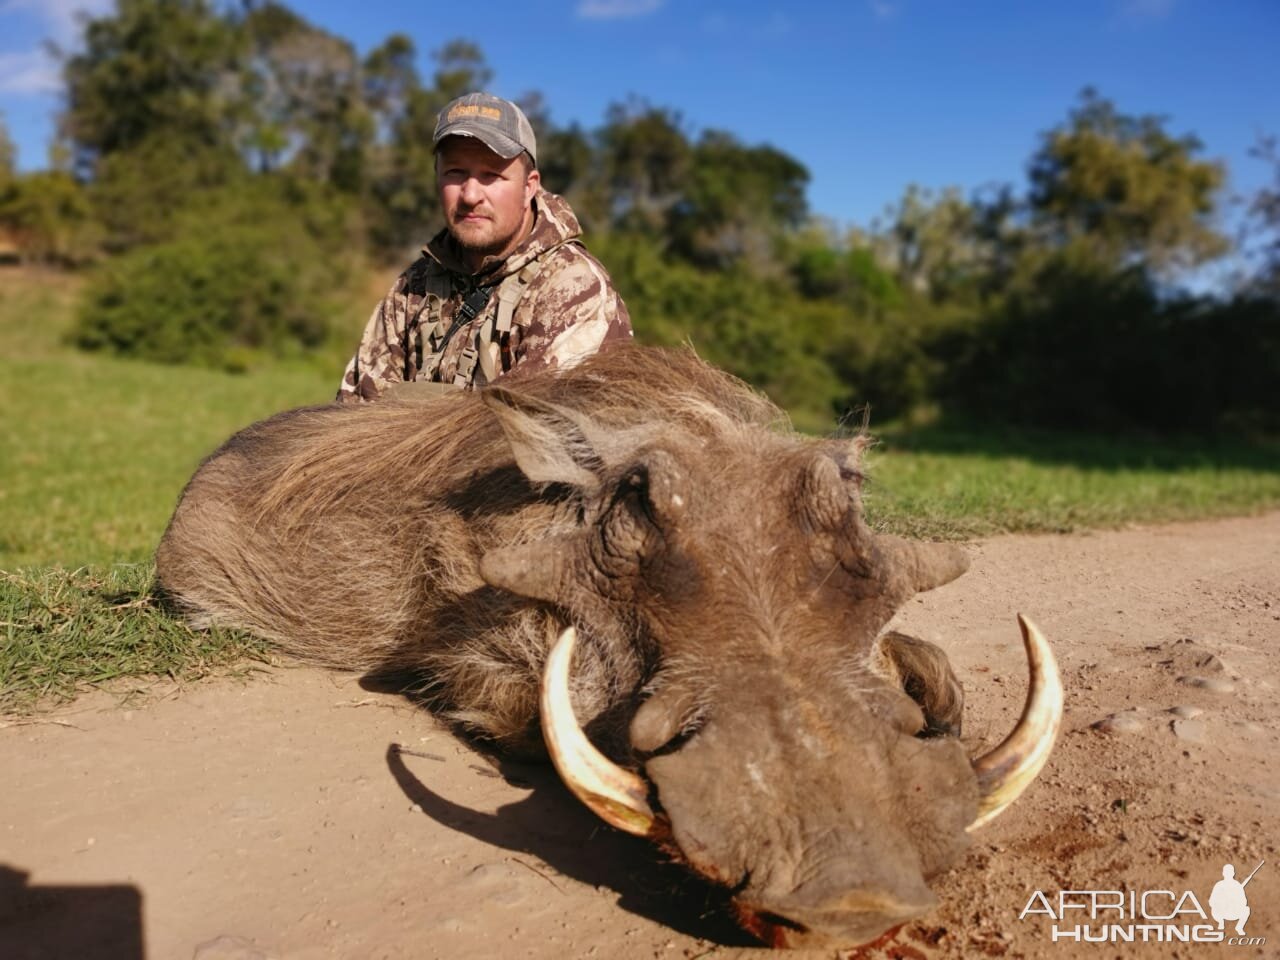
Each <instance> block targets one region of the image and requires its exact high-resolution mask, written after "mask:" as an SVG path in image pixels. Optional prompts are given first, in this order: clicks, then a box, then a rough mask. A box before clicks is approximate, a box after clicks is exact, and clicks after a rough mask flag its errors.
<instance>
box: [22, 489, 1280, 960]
mask: <svg viewBox="0 0 1280 960" xmlns="http://www.w3.org/2000/svg"><path fill="white" fill-rule="evenodd" d="M972 553H973V557H974V563H973V567H972V569H971V571H970V572H969V573H968V574H967V575H966V576H964V577H962V578H961V579H960V580H958V581H956V582H955V583H953V584H950V585H948V586H946V587H944V588H942V589H940V590H937V591H935V592H934V593H931V594H927V595H925V596H922V597H920V598H918V599H917V600H916V601H915V602H913V603H912V604H911V605H910V606H909V608H908V609H907V610H905V611H904V612H903V614H902V615H901V617H900V618H899V621H898V625H899V626H901V627H902V628H903V629H906V630H908V631H909V632H914V633H916V634H917V635H919V636H922V637H925V638H928V639H931V640H934V641H936V642H938V643H940V644H942V645H943V646H944V647H945V648H946V649H947V650H948V651H949V653H950V654H951V657H952V660H953V663H954V664H955V666H956V669H957V671H958V673H959V674H960V676H961V677H962V679H963V680H964V683H965V687H966V691H967V695H968V710H967V714H966V728H965V740H966V742H967V743H968V745H969V746H970V747H971V748H972V749H973V750H975V751H976V750H979V749H982V748H983V747H984V746H987V745H990V744H991V743H993V742H994V741H995V740H996V739H998V738H999V737H1000V736H1002V735H1003V733H1004V732H1005V731H1007V729H1008V728H1009V726H1010V725H1011V724H1012V723H1013V720H1014V718H1015V716H1016V714H1017V711H1018V709H1019V706H1020V703H1021V699H1022V696H1023V690H1024V686H1025V677H1024V669H1025V668H1024V667H1023V660H1022V656H1021V653H1020V645H1019V642H1018V633H1017V627H1016V624H1015V620H1014V614H1015V612H1023V613H1025V614H1027V615H1029V616H1031V617H1032V618H1033V619H1035V620H1036V621H1037V622H1038V623H1039V625H1040V627H1041V628H1042V629H1043V631H1044V632H1045V634H1046V635H1047V636H1048V637H1049V639H1050V640H1051V642H1052V643H1053V644H1054V648H1055V650H1056V651H1057V655H1058V657H1059V660H1060V662H1061V665H1062V667H1063V670H1064V678H1065V681H1066V684H1067V695H1068V706H1067V720H1066V725H1065V730H1064V734H1063V736H1062V739H1061V741H1060V743H1059V746H1058V749H1057V751H1056V752H1055V754H1054V757H1053V758H1052V759H1051V760H1050V763H1049V766H1048V767H1047V769H1046V771H1045V774H1044V775H1043V777H1042V778H1041V780H1040V781H1039V782H1038V783H1037V784H1036V785H1035V786H1033V787H1032V789H1031V790H1030V791H1029V792H1028V794H1027V796H1026V797H1025V798H1024V800H1023V801H1022V802H1021V803H1020V804H1019V805H1018V806H1017V807H1015V808H1014V810H1013V811H1012V812H1010V813H1009V814H1007V815H1005V816H1004V817H1002V818H1001V819H1000V820H999V821H997V822H996V823H995V824H993V825H992V826H990V827H988V828H987V829H985V830H983V831H982V832H981V833H980V834H979V835H978V836H977V837H976V838H975V842H974V844H973V847H972V849H971V851H970V853H969V855H968V857H967V859H966V860H965V862H963V863H961V864H959V865H958V866H957V867H956V869H954V870H953V871H952V872H951V873H949V874H947V875H945V876H943V877H940V878H938V879H937V880H935V882H934V889H935V891H936V892H937V893H938V895H939V897H940V900H941V905H940V906H939V908H938V909H937V910H935V911H934V912H933V913H932V914H930V915H929V916H927V917H925V918H923V919H922V920H921V921H920V922H918V923H915V924H912V925H909V926H908V927H905V928H903V929H902V930H900V931H899V932H898V933H897V934H896V936H895V937H894V938H893V939H892V940H891V941H889V942H888V943H886V944H883V945H881V946H878V947H875V948H872V949H868V950H865V951H863V953H862V954H860V955H862V956H867V957H899V958H911V960H919V958H932V957H973V956H1008V957H1052V958H1060V960H1073V958H1083V957H1088V958H1098V957H1113V956H1114V957H1124V958H1128V957H1148V956H1150V957H1157V956H1158V957H1199V956H1205V957H1211V956H1212V957H1262V956H1277V955H1280V854H1277V845H1278V844H1280V749H1277V748H1278V746H1280V705H1278V704H1277V691H1278V690H1280V513H1275V514H1270V515H1267V516H1263V517H1256V518H1245V519H1234V520H1225V521H1215V522H1207V523H1197V524H1182V525H1174V526H1164V527H1151V528H1142V529H1133V530H1126V531H1118V532H1106V533H1097V534H1091V535H1083V536H1068V537H1059V536H1052V537H1050V536H1045V537H1001V538H998V539H992V540H988V541H982V542H979V543H976V544H973V545H972ZM1100 722H1101V725H1102V728H1101V729H1099V728H1098V727H1097V726H1096V725H1097V724H1099V723H1100ZM397 745H399V746H397ZM1261 860H1266V861H1267V862H1266V864H1265V866H1263V868H1262V869H1261V870H1260V871H1258V873H1257V874H1256V876H1255V877H1254V879H1253V880H1252V881H1251V883H1250V885H1249V886H1248V888H1247V895H1248V901H1249V904H1250V907H1251V908H1252V914H1251V916H1250V917H1249V919H1248V922H1247V931H1246V932H1247V939H1249V938H1266V941H1267V943H1265V944H1249V945H1238V944H1228V943H1225V942H1222V943H1209V944H1201V943H1191V944H1182V943H1168V942H1161V943H1155V942H1148V943H1146V944H1143V943H1142V942H1141V940H1142V937H1143V936H1144V935H1145V936H1147V937H1148V938H1150V937H1154V936H1156V935H1157V934H1156V933H1155V932H1152V931H1148V932H1146V933H1145V934H1144V933H1143V931H1142V930H1140V929H1136V928H1135V927H1134V922H1135V921H1134V920H1133V919H1132V918H1130V917H1128V916H1127V915H1126V916H1124V917H1121V916H1120V914H1119V913H1118V911H1117V910H1116V909H1111V910H1109V911H1104V912H1101V913H1099V915H1098V916H1097V918H1095V919H1090V916H1089V911H1088V909H1087V908H1086V909H1077V910H1074V911H1068V914H1067V916H1066V918H1065V919H1061V920H1056V919H1055V918H1054V916H1052V915H1050V912H1051V913H1052V914H1053V915H1057V914H1058V913H1059V911H1060V894H1061V892H1062V891H1122V892H1124V895H1125V897H1126V898H1127V897H1128V892H1130V891H1132V892H1135V893H1136V898H1135V903H1137V904H1140V903H1141V898H1142V895H1143V893H1144V892H1148V891H1167V893H1165V894H1159V893H1151V894H1150V895H1149V896H1148V898H1147V905H1148V911H1147V913H1148V916H1149V917H1152V916H1155V915H1161V916H1167V915H1169V914H1171V913H1173V911H1174V910H1175V909H1178V910H1180V911H1181V912H1180V913H1179V914H1178V915H1176V916H1175V917H1174V919H1173V920H1169V921H1165V920H1151V919H1147V920H1143V919H1139V920H1138V921H1137V923H1138V924H1147V925H1150V926H1151V927H1152V929H1153V930H1154V929H1155V928H1157V927H1158V928H1159V930H1160V933H1159V935H1161V936H1165V935H1169V932H1168V930H1167V927H1168V926H1170V925H1172V926H1179V927H1187V928H1190V927H1193V926H1196V925H1201V926H1202V930H1201V931H1200V932H1201V934H1203V932H1204V930H1206V929H1210V928H1211V929H1212V930H1214V931H1216V930H1217V924H1216V923H1214V921H1213V920H1212V919H1209V920H1208V921H1207V922H1206V921H1203V920H1201V918H1200V917H1199V915H1198V914H1197V913H1195V912H1194V910H1193V907H1192V904H1193V903H1197V904H1199V905H1201V906H1202V908H1203V910H1204V911H1205V912H1206V913H1208V912H1209V911H1210V907H1209V894H1210V891H1211V890H1212V888H1213V886H1214V884H1215V882H1217V881H1218V880H1220V879H1221V878H1222V870H1223V866H1224V865H1226V864H1232V865H1233V866H1234V867H1235V869H1236V873H1237V879H1243V878H1244V877H1245V876H1246V875H1247V874H1248V873H1249V871H1250V870H1252V869H1253V868H1254V867H1255V865H1256V864H1257V863H1258V862H1259V861H1261ZM1187 892H1190V894H1191V895H1192V898H1191V899H1188V898H1187V897H1186V896H1185V895H1184V894H1186V893H1187ZM1037 893H1039V895H1040V897H1039V898H1037ZM1067 899H1068V902H1069V903H1085V902H1087V899H1086V898H1085V895H1083V894H1078V893H1077V894H1072V895H1069V896H1068V897H1067ZM1113 900H1114V895H1112V898H1111V899H1106V898H1104V899H1103V903H1104V904H1105V903H1110V902H1112V901H1113ZM1125 902H1126V904H1127V903H1128V901H1127V900H1126V901H1125ZM719 906H720V904H719V900H718V898H717V896H716V894H715V893H714V892H710V891H707V890H704V889H703V888H701V887H700V886H698V885H697V884H693V883H690V882H689V881H687V880H686V879H685V878H684V877H683V874H682V873H681V872H680V871H679V870H677V869H674V868H671V867H669V866H664V865H663V864H661V863H659V862H657V860H656V858H655V857H654V856H653V854H652V853H651V852H650V851H649V849H648V848H647V847H646V846H645V844H643V843H642V842H639V841H635V840H632V839H630V838H627V837H624V836H621V835H619V834H616V833H614V832H613V831H611V830H609V829H608V828H606V827H603V826H601V825H600V824H599V823H598V822H597V821H596V820H595V819H594V817H593V816H592V815H591V814H589V813H587V812H585V811H584V810H583V809H581V808H580V807H579V806H578V805H577V803H576V802H574V801H573V800H572V799H571V798H570V797H569V796H568V794H567V793H566V792H565V790H564V789H563V788H562V787H561V786H560V785H559V783H558V782H557V781H556V780H555V778H554V776H553V775H549V773H548V771H547V770H545V769H542V768H537V767H522V766H516V765H508V764H497V763H496V762H495V761H494V760H492V759H491V758H489V757H487V756H485V755H484V754H481V753H478V752H476V751H474V750H473V749H471V748H470V747H468V746H467V745H466V744H464V743H462V742H460V741H458V740H456V739H455V738H454V737H453V736H451V735H450V734H449V733H448V732H447V731H446V730H445V729H444V728H443V727H442V726H441V725H439V724H438V723H437V722H436V721H435V720H434V719H433V718H432V717H430V716H429V715H427V714H424V713H422V712H421V711H419V710H417V709H415V708H414V707H412V706H410V705H408V704H406V703H405V701H404V700H402V699H401V698H399V697H397V696H394V695H390V694H387V693H383V692H379V691H377V690H374V689H367V688H366V687H365V686H362V684H361V681H360V680H359V679H358V678H354V677H348V676H342V675H335V674H328V673H325V672H322V671H319V670H315V669H310V668H301V667H284V668H280V669H275V670H273V671H271V672H270V674H269V675H268V676H267V677H264V678H259V679H256V680H253V681H250V682H247V683H241V682H236V681H230V680H223V681H216V682H208V683H203V684H198V685H195V686H191V687H186V688H181V689H178V688H175V689H171V690H167V691H165V690H160V691H153V692H152V695H151V697H150V700H149V701H148V702H145V703H142V704H141V705H138V706H135V707H133V708H127V707H122V706H120V705H119V704H118V702H117V700H116V699H115V698H113V697H110V696H107V695H103V694H97V695H94V696H91V697H88V698H86V699H82V700H80V701H78V702H77V703H75V704H73V705H71V706H70V707H68V708H66V709H64V710H61V711H60V712H58V713H56V714H54V715H52V716H51V717H45V718H43V720H42V722H39V723H35V724H10V725H8V726H4V727H3V729H0V956H3V957H5V958H26V957H40V958H42V960H43V958H47V957H63V956H65V957H76V958H97V957H102V958H112V960H123V958H134V957H142V956H146V957H148V958H151V960H168V958H180V960H186V958H190V957H196V958H199V960H251V958H266V957H270V958H280V960H284V958H288V960H304V958H305V960H311V958H316V960H319V958H433V957H442V958H451V957H500V956H501V957H533V958H549V960H550V958H554V960H565V958H571V957H600V958H613V957H640V958H648V957H656V958H668V957H670V958H690V960H692V958H695V957H716V958H741V957H746V956H753V957H760V956H763V954H761V953H759V952H758V951H756V950H755V949H754V948H752V947H750V946H749V942H748V941H747V940H745V939H744V938H743V937H742V935H740V934H738V933H737V932H736V931H735V930H734V928H733V927H732V925H731V924H729V923H728V922H727V921H726V920H725V918H724V915H723V913H722V912H721V910H720V909H719ZM1028 906H1030V907H1031V910H1030V911H1026V908H1027V907H1028ZM1126 910H1127V906H1126ZM1024 912H1025V913H1026V915H1025V916H1024V917H1022V918H1021V919H1020V914H1022V913H1024ZM1082 924H1087V925H1089V930H1088V931H1085V932H1088V933H1090V934H1091V935H1094V936H1097V935H1100V934H1102V933H1106V935H1107V936H1109V937H1114V936H1124V931H1125V930H1128V932H1129V933H1130V934H1131V935H1134V936H1135V938H1136V939H1137V940H1138V941H1139V942H1137V943H1119V942H1111V943H1108V944H1107V945H1099V944H1092V943H1090V944H1085V943H1078V942H1077V941H1076V940H1075V939H1074V937H1075V936H1083V933H1082V932H1081V930H1080V925H1082ZM1109 925H1115V926H1118V927H1120V928H1121V931H1120V933H1119V934H1117V933H1115V932H1114V931H1111V928H1110V926H1109ZM1055 927H1056V928H1057V930H1058V938H1059V939H1058V940H1057V941H1056V942H1055V941H1054V940H1053V936H1054V928H1055ZM1234 932H1235V931H1234V923H1232V922H1228V923H1227V925H1226V930H1225V935H1226V936H1232V935H1234ZM792 955H793V956H798V957H806V958H807V957H814V958H817V957H831V956H848V955H849V954H848V953H847V952H842V953H841V952H835V951H825V952H806V953H796V954H792Z"/></svg>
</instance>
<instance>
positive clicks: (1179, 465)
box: [866, 427, 1280, 539]
mask: <svg viewBox="0 0 1280 960" xmlns="http://www.w3.org/2000/svg"><path fill="white" fill-rule="evenodd" d="M869 463H870V467H871V480H870V483H869V484H868V487H867V494H866V502H867V512H868V515H869V518H870V520H871V522H872V523H873V524H874V525H875V526H876V527H878V528H879V529H884V530H889V531H892V532H895V533H900V534H905V535H909V536H916V537H924V538H931V539H965V538H971V537H979V536H990V535H992V534H998V533H1011V532H1051V533H1063V532H1068V531H1073V530H1081V529H1087V528H1093V527H1120V526H1125V525H1129V524H1134V523H1153V522H1163V521H1172V520H1193V519H1200V518H1205V517H1217V516H1230V515H1241V514H1250V513H1257V512H1260V511H1263V510H1267V509H1275V508H1276V507H1280V444H1278V443H1275V442H1268V443H1264V442H1262V441H1255V442H1253V443H1247V444H1246V443H1243V442H1239V441H1236V442H1231V441H1222V442H1217V443H1213V442H1209V441H1206V440H1204V439H1195V438H1187V439H1185V440H1181V441H1173V440H1162V439H1151V438H1134V437H1097V436H1088V435H1071V434H1057V433H1047V432H1043V431H1013V430H1007V429H1003V430H998V429H997V430H989V431H986V432H978V431H977V430H975V429H973V428H972V427H968V428H961V427H952V428H950V429H944V428H940V427H939V428H930V429H928V430H917V431H913V432H907V433H896V432H889V433H888V434H887V435H886V437H885V438H884V439H883V441H882V442H881V443H880V444H879V445H878V446H877V447H875V448H873V451H872V454H871V456H870V458H869Z"/></svg>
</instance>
